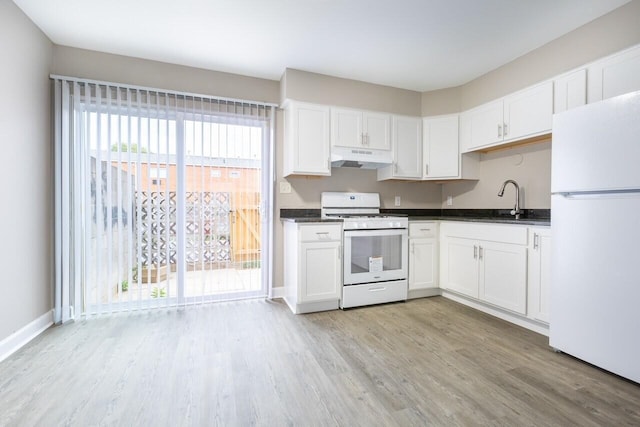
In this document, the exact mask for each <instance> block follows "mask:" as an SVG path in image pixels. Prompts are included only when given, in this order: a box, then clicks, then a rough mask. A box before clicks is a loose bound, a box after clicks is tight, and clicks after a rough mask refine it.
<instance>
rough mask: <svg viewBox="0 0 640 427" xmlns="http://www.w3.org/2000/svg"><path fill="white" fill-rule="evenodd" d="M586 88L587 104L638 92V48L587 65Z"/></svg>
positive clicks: (639, 62)
mask: <svg viewBox="0 0 640 427" xmlns="http://www.w3.org/2000/svg"><path fill="white" fill-rule="evenodd" d="M587 88H588V90H587V100H588V102H589V103H592V102H597V101H601V100H603V99H607V98H612V97H614V96H618V95H622V94H625V93H629V92H635V91H637V90H640V46H635V47H633V48H631V49H628V50H625V51H623V52H620V53H618V54H616V55H612V56H609V57H607V58H605V59H602V60H600V61H597V62H595V63H593V64H591V65H589V68H588V70H587Z"/></svg>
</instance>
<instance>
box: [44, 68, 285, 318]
mask: <svg viewBox="0 0 640 427" xmlns="http://www.w3.org/2000/svg"><path fill="white" fill-rule="evenodd" d="M52 79H53V81H54V85H55V91H54V93H55V108H54V112H55V117H54V120H55V164H56V168H55V170H56V173H55V188H56V193H55V212H56V230H55V242H56V243H55V245H56V248H55V249H56V250H55V254H56V255H55V265H56V278H55V320H56V322H65V321H67V320H69V319H72V318H74V317H75V316H76V315H79V314H99V313H111V312H115V311H122V310H133V309H145V308H153V307H168V306H175V305H188V304H198V303H204V302H209V301H217V300H223V299H236V298H247V297H259V296H265V295H267V294H268V293H269V292H270V286H271V276H272V270H271V264H272V263H271V261H270V257H271V250H270V247H271V246H270V245H271V243H270V242H271V241H272V230H271V228H272V227H271V224H272V198H273V194H272V188H273V143H272V141H273V123H274V106H273V105H270V104H264V103H256V102H247V101H239V100H229V99H220V98H213V97H207V96H202V95H194V94H185V93H178V92H167V91H161V90H156V89H149V88H142V87H134V86H124V85H118V84H114V83H106V82H97V81H90V80H81V79H73V78H66V77H60V76H52Z"/></svg>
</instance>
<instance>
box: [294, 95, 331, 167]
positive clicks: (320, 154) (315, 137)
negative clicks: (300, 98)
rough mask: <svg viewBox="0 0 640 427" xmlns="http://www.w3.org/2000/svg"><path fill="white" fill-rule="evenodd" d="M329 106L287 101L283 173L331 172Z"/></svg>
mask: <svg viewBox="0 0 640 427" xmlns="http://www.w3.org/2000/svg"><path fill="white" fill-rule="evenodd" d="M329 111H330V110H329V107H326V106H323V105H316V104H308V103H302V102H296V101H288V102H287V103H286V104H285V109H284V121H285V138H284V150H283V153H284V158H283V175H284V176H289V175H331V164H330V151H329V150H330V133H329V129H330V126H329V119H330V114H329Z"/></svg>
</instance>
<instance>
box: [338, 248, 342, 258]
mask: <svg viewBox="0 0 640 427" xmlns="http://www.w3.org/2000/svg"><path fill="white" fill-rule="evenodd" d="M338 259H342V246H338Z"/></svg>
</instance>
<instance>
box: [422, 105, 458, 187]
mask: <svg viewBox="0 0 640 427" xmlns="http://www.w3.org/2000/svg"><path fill="white" fill-rule="evenodd" d="M422 140H423V145H422V151H423V160H424V168H423V170H422V177H423V178H424V179H442V178H457V177H459V175H460V151H459V147H458V115H457V114H452V115H447V116H437V117H425V118H424V120H423V122H422Z"/></svg>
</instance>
